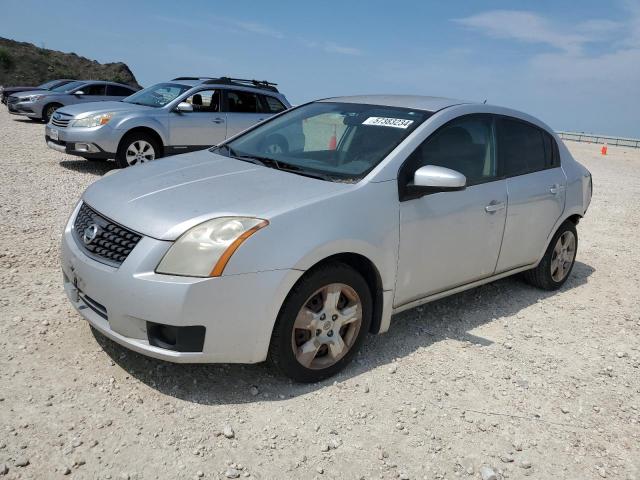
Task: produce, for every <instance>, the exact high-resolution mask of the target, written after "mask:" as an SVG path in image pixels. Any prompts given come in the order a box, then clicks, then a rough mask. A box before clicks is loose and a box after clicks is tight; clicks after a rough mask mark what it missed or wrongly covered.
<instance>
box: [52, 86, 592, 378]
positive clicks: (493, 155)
mask: <svg viewBox="0 0 640 480" xmlns="http://www.w3.org/2000/svg"><path fill="white" fill-rule="evenodd" d="M274 145H278V148H274V147H273V146H274ZM591 190H592V183H591V175H590V173H589V172H588V171H587V170H586V169H585V168H584V167H583V166H582V165H580V164H579V163H577V162H576V161H575V160H574V159H573V158H572V156H571V154H570V153H569V151H568V150H567V149H566V147H565V146H564V144H563V143H562V141H560V140H559V139H558V137H557V136H556V135H555V134H554V133H553V131H552V130H551V129H550V128H549V127H548V126H547V125H545V124H544V123H542V122H541V121H540V120H537V119H536V118H533V117H531V116H529V115H526V114H524V113H520V112H517V111H513V110H509V109H506V108H500V107H495V106H490V105H483V104H477V103H465V102H461V101H456V100H449V99H443V98H434V97H417V96H361V97H342V98H331V99H326V100H321V101H317V102H311V103H308V104H305V105H302V106H300V107H297V108H295V109H293V110H290V111H287V112H284V113H282V114H280V115H278V116H276V117H273V118H272V119H271V120H268V121H266V122H264V123H262V124H259V125H257V126H255V127H253V128H252V129H250V130H248V131H245V132H243V133H241V134H239V135H237V136H235V137H234V138H232V139H230V140H228V141H226V142H225V143H223V144H221V145H218V146H217V147H215V148H213V149H211V150H205V151H200V152H195V153H190V154H186V155H179V156H176V157H173V158H170V159H167V160H165V161H163V162H152V163H150V164H144V165H140V166H135V167H133V168H129V169H127V170H125V171H121V172H118V173H115V174H113V175H109V176H107V177H106V178H103V179H102V180H100V181H98V182H96V183H94V184H93V185H91V186H90V187H89V188H88V189H87V190H86V191H85V193H84V195H83V196H82V199H81V201H80V202H79V203H78V205H77V207H76V208H75V210H74V211H73V212H72V214H71V217H70V219H69V222H68V224H67V226H66V229H65V232H64V236H63V241H62V269H63V271H64V286H65V289H66V291H67V294H68V296H69V298H70V300H71V302H72V303H73V305H74V306H75V307H76V308H77V310H78V312H79V313H80V315H82V316H83V317H84V318H86V319H87V320H88V321H89V322H90V324H91V325H92V326H93V327H94V328H95V329H97V330H99V331H100V332H102V333H103V334H104V335H106V336H107V337H109V338H111V339H113V340H114V341H116V342H118V343H120V344H122V345H124V346H126V347H128V348H130V349H132V350H135V351H137V352H140V353H142V354H146V355H149V356H152V357H156V358H160V359H165V360H169V361H173V362H243V363H255V362H261V361H264V360H266V359H269V360H270V361H271V363H272V364H273V365H275V366H276V367H277V368H278V369H280V370H281V371H282V372H283V373H284V374H286V375H288V376H290V377H291V378H293V379H295V380H298V381H305V382H308V381H317V380H320V379H322V378H326V377H328V376H330V375H333V374H335V373H336V372H338V371H339V370H341V369H342V368H344V367H345V365H347V364H348V363H349V361H350V360H351V359H352V358H353V356H354V354H355V353H356V352H357V350H358V348H359V347H360V346H361V344H362V342H363V339H364V338H365V336H366V334H367V333H382V332H385V331H386V330H387V329H388V328H389V325H390V321H391V317H392V315H393V314H394V313H397V312H400V311H403V310H406V309H409V308H413V307H416V306H418V305H421V304H424V303H426V302H430V301H432V300H435V299H438V298H441V297H444V296H447V295H451V294H455V293H457V292H460V291H462V290H466V289H469V288H473V287H475V286H478V285H481V284H484V283H487V282H491V281H493V280H495V279H498V278H502V277H505V276H508V275H513V274H516V273H523V276H524V278H525V279H526V280H527V281H528V282H530V283H531V284H532V285H535V286H536V287H539V288H543V289H547V290H554V289H558V288H560V287H561V286H562V285H563V283H564V282H565V281H566V280H567V278H568V277H569V275H570V273H571V269H572V267H573V264H574V261H575V258H576V252H577V247H578V233H577V230H576V226H577V224H578V221H579V220H580V218H582V217H583V215H585V213H586V211H587V208H588V206H589V203H590V200H591Z"/></svg>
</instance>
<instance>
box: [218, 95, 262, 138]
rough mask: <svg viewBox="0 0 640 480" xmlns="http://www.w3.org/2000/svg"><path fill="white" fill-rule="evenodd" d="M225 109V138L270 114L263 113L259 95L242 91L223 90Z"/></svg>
mask: <svg viewBox="0 0 640 480" xmlns="http://www.w3.org/2000/svg"><path fill="white" fill-rule="evenodd" d="M224 92H225V96H226V101H225V105H226V109H227V137H231V136H233V135H235V134H236V133H240V132H242V131H243V130H246V129H247V128H249V127H251V126H252V125H255V124H256V123H258V122H261V121H262V120H264V119H265V118H267V117H269V116H270V114H268V113H264V112H263V107H262V103H261V102H260V99H259V97H260V95H258V94H256V93H253V92H248V91H244V90H224Z"/></svg>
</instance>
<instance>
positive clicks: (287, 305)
mask: <svg viewBox="0 0 640 480" xmlns="http://www.w3.org/2000/svg"><path fill="white" fill-rule="evenodd" d="M332 300H334V301H332ZM334 305H335V308H334ZM372 311H373V310H372V297H371V292H370V291H369V286H368V285H367V282H366V281H365V279H364V278H363V277H362V275H360V274H359V273H358V272H357V271H356V270H354V269H353V268H351V267H350V266H348V265H346V264H343V263H330V264H326V265H323V266H320V267H318V268H316V269H313V270H310V271H309V272H307V273H306V274H305V275H304V276H303V277H302V279H300V280H299V281H298V283H297V284H296V285H295V286H294V287H293V289H292V290H291V292H290V293H289V295H288V296H287V299H286V300H285V301H284V303H283V305H282V307H281V309H280V313H279V314H278V318H277V320H276V324H275V326H274V328H273V333H272V335H271V343H270V345H269V354H268V360H269V362H270V363H271V364H272V365H273V366H274V367H276V369H278V370H280V371H281V372H282V373H283V374H284V375H286V376H288V377H289V378H291V379H293V380H295V381H297V382H306V383H308V382H318V381H320V380H323V379H325V378H327V377H330V376H332V375H335V374H336V373H338V372H339V371H340V370H342V369H343V368H344V367H345V366H347V365H348V364H349V362H350V361H351V360H352V358H353V356H354V355H355V354H356V352H357V351H358V349H359V348H360V346H361V345H362V341H363V340H364V337H365V336H366V334H367V332H368V331H369V327H370V325H371V316H372ZM343 321H344V322H345V323H344V324H343ZM296 326H297V327H296ZM301 326H302V328H300V327H301ZM334 329H335V331H334ZM303 347H309V348H307V352H306V353H305V352H304V348H303ZM294 348H295V351H294ZM299 359H301V360H299ZM303 362H304V364H303Z"/></svg>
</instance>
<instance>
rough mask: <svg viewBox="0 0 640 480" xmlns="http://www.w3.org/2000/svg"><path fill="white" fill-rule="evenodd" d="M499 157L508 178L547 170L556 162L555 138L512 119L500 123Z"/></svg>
mask: <svg viewBox="0 0 640 480" xmlns="http://www.w3.org/2000/svg"><path fill="white" fill-rule="evenodd" d="M498 155H499V156H500V162H501V164H502V165H503V166H504V167H503V168H504V171H505V175H506V176H507V177H513V176H516V175H523V174H526V173H531V172H537V171H539V170H544V169H545V168H550V167H551V166H552V165H553V162H554V160H553V157H554V149H553V143H552V139H551V138H550V137H549V136H548V135H546V134H545V133H544V132H543V131H542V130H541V129H539V128H538V127H535V126H533V125H530V124H528V123H524V122H521V121H519V120H515V119H510V118H500V119H499V121H498Z"/></svg>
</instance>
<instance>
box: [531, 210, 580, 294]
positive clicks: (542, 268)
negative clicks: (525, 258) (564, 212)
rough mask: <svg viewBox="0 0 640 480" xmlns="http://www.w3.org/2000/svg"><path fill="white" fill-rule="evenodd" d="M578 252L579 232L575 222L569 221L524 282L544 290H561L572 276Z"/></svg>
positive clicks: (557, 233)
mask: <svg viewBox="0 0 640 480" xmlns="http://www.w3.org/2000/svg"><path fill="white" fill-rule="evenodd" d="M561 239H562V240H561ZM577 251H578V231H577V230H576V226H575V225H574V224H573V222H571V221H570V220H567V221H566V222H564V223H563V224H562V225H560V228H558V231H557V232H556V233H555V235H554V236H553V238H552V239H551V242H549V246H548V247H547V251H546V252H545V254H544V257H542V260H541V261H540V263H539V264H538V266H537V267H536V268H533V269H531V270H528V271H526V272H524V273H523V278H524V280H525V281H526V282H527V283H529V284H531V285H533V286H534V287H538V288H541V289H543V290H557V289H559V288H560V287H561V286H562V285H563V284H564V282H566V281H567V278H569V275H571V270H573V265H574V264H575V260H576V253H577ZM559 255H560V259H558V256H559Z"/></svg>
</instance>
